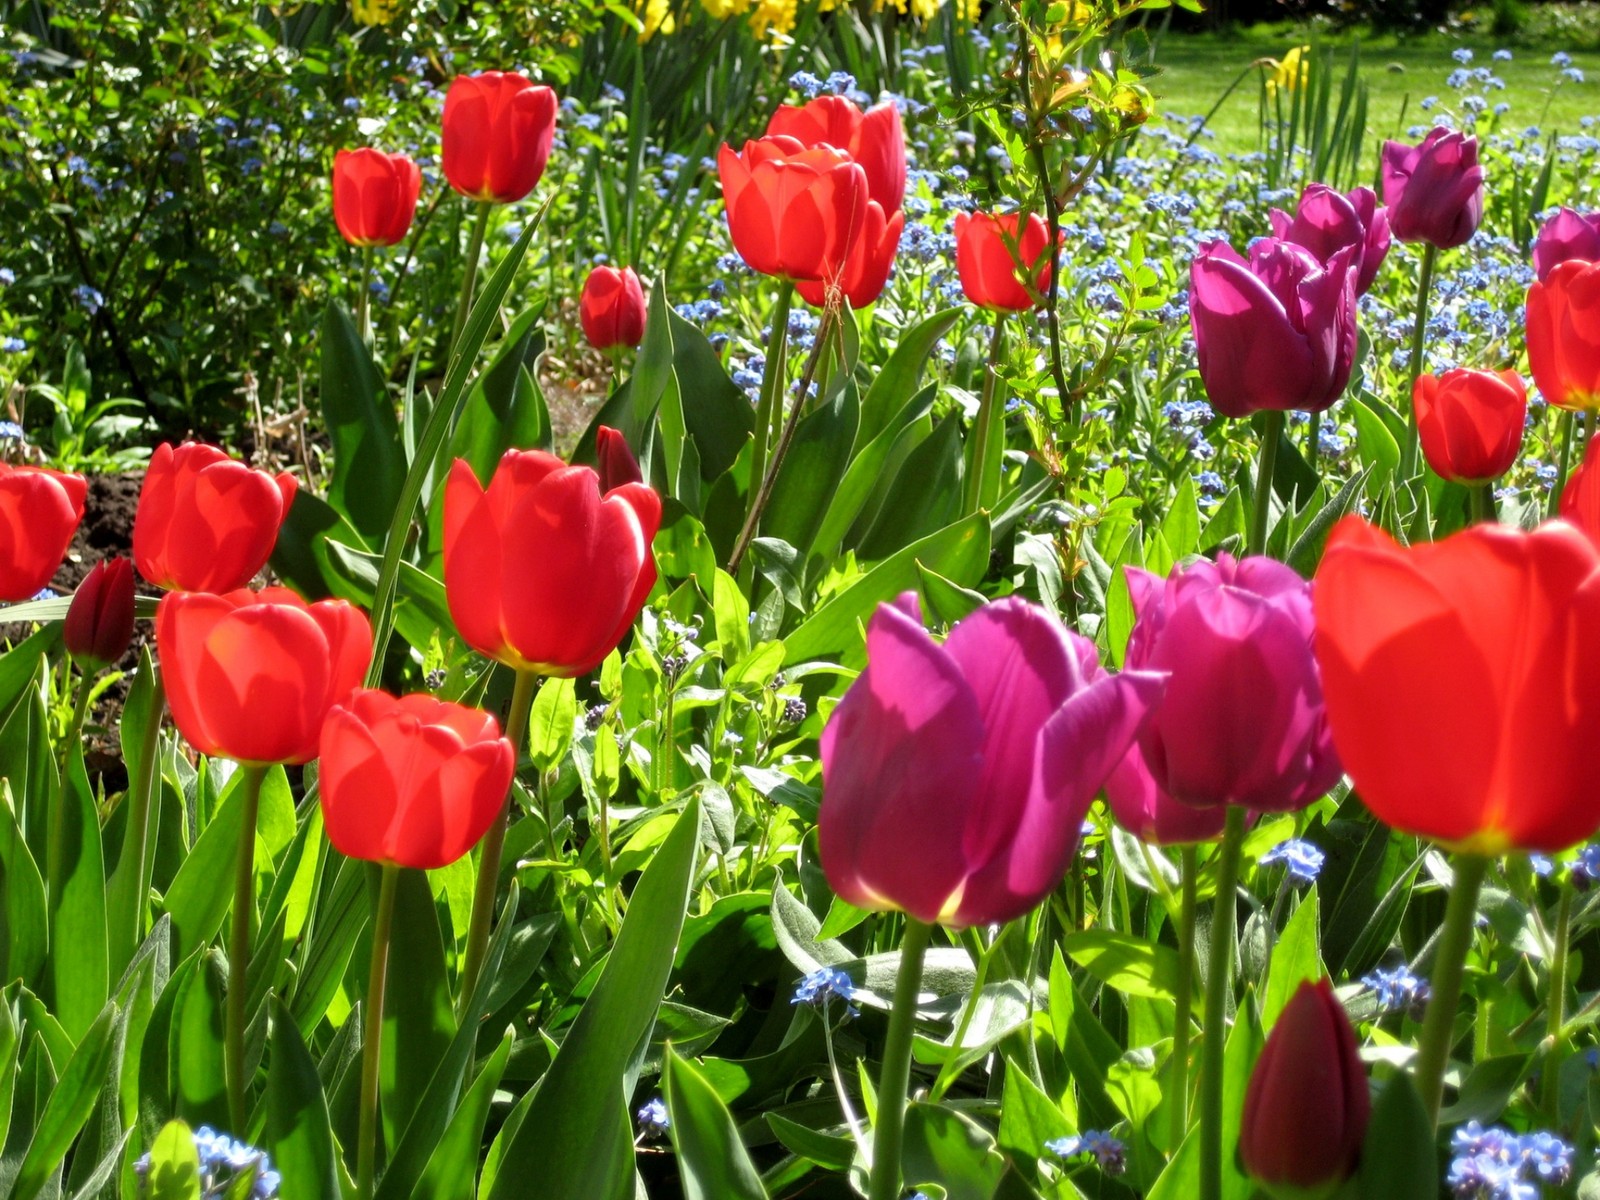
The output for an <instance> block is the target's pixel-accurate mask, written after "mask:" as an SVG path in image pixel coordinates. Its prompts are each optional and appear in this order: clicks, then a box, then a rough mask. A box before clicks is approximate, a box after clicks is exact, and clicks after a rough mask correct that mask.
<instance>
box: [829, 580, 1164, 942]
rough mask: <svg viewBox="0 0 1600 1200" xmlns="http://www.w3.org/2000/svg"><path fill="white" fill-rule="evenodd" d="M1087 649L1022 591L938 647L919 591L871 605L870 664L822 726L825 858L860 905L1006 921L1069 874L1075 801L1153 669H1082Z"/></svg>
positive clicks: (1114, 750) (959, 923)
mask: <svg viewBox="0 0 1600 1200" xmlns="http://www.w3.org/2000/svg"><path fill="white" fill-rule="evenodd" d="M1093 653H1094V651H1093V647H1092V646H1090V645H1088V644H1087V643H1086V642H1085V640H1084V639H1083V638H1080V637H1079V636H1078V635H1077V634H1074V633H1069V632H1067V630H1065V629H1064V628H1062V626H1061V625H1060V624H1059V623H1058V622H1057V621H1055V620H1054V619H1053V618H1051V617H1050V616H1048V615H1047V614H1046V613H1045V612H1044V611H1043V610H1042V609H1040V608H1037V607H1035V606H1034V605H1030V604H1028V603H1026V602H1024V601H1022V600H1017V599H1010V600H1001V601H997V602H995V603H992V604H987V605H984V606H983V607H982V608H980V609H978V610H977V611H976V612H974V613H972V614H971V615H970V616H968V617H966V618H965V619H963V620H961V621H959V622H957V623H956V625H955V627H954V628H953V629H951V631H950V636H949V637H948V638H947V639H946V640H945V642H944V644H943V645H940V644H938V643H936V642H935V641H934V640H933V639H932V638H931V637H929V636H928V634H927V632H926V631H924V629H923V628H922V623H921V620H920V616H919V613H918V610H917V605H916V599H915V597H914V596H912V595H910V594H907V595H905V596H902V597H901V598H900V599H899V600H898V601H897V602H896V603H895V604H893V605H888V604H885V605H881V606H880V607H879V608H878V611H877V613H876V614H875V615H874V616H873V618H872V622H871V624H870V625H869V626H868V629H867V659H868V665H867V667H866V669H865V670H864V671H862V672H861V674H860V676H858V677H857V679H856V681H855V682H854V683H853V684H851V685H850V688H849V690H848V691H847V692H846V693H845V695H844V699H842V700H841V701H840V702H839V706H838V708H836V709H835V710H834V712H833V715H832V717H831V718H830V719H829V721H828V725H827V728H826V729H824V730H823V734H822V778H823V794H822V811H821V815H820V817H819V819H818V827H819V830H818V832H819V837H820V848H821V857H822V869H823V871H824V872H825V873H826V875H827V877H828V882H829V883H830V884H832V886H833V889H834V891H835V892H837V893H838V895H839V896H840V897H841V898H843V899H845V900H847V901H849V902H850V903H851V904H854V905H856V906H857V907H860V908H869V909H878V910H894V909H898V910H903V911H904V912H906V913H909V914H910V915H911V916H912V917H914V918H916V919H917V920H919V921H925V922H933V921H937V922H940V923H942V924H945V925H950V926H956V927H963V926H969V925H989V924H994V923H997V922H1002V921H1009V920H1011V919H1012V918H1014V917H1018V916H1021V915H1022V914H1023V913H1025V912H1027V911H1028V910H1029V909H1031V908H1033V907H1034V906H1035V905H1036V904H1038V903H1039V901H1040V900H1042V899H1043V898H1044V897H1045V896H1046V895H1048V894H1049V892H1050V891H1051V889H1053V888H1054V887H1055V886H1056V884H1058V883H1059V882H1060V881H1061V878H1062V876H1063V875H1064V874H1065V873H1066V869H1067V865H1068V863H1069V862H1070V861H1071V859H1072V855H1073V853H1074V852H1075V851H1076V849H1077V846H1078V837H1079V830H1080V828H1081V826H1082V823H1083V818H1084V814H1085V813H1086V812H1087V811H1088V808H1089V804H1090V803H1091V802H1092V801H1093V799H1094V796H1095V794H1096V793H1097V792H1098V791H1099V790H1100V787H1101V785H1102V784H1103V783H1104V782H1105V779H1106V776H1107V775H1108V774H1110V772H1111V769H1112V768H1113V767H1114V766H1116V764H1117V762H1118V760H1119V759H1121V757H1122V755H1123V753H1124V752H1125V751H1126V750H1127V748H1128V746H1129V745H1130V744H1131V742H1132V739H1133V737H1134V735H1135V734H1136V733H1137V732H1138V729H1139V726H1140V724H1141V723H1142V722H1143V721H1144V719H1145V715H1146V713H1147V712H1148V710H1149V708H1150V705H1151V704H1152V703H1153V702H1154V701H1155V699H1156V697H1157V696H1158V695H1159V694H1160V691H1161V679H1160V676H1158V675H1153V674H1150V673H1148V672H1127V673H1124V674H1122V675H1117V676H1110V675H1104V674H1101V675H1100V677H1099V678H1091V677H1090V675H1089V673H1088V672H1086V671H1085V669H1084V663H1085V662H1087V661H1092V658H1093Z"/></svg>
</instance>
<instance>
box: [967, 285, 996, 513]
mask: <svg viewBox="0 0 1600 1200" xmlns="http://www.w3.org/2000/svg"><path fill="white" fill-rule="evenodd" d="M1005 330H1006V311H1005V309H1003V308H1002V309H997V310H995V314H994V333H993V334H992V335H991V336H990V338H989V358H988V361H987V362H985V363H984V368H983V392H982V394H981V395H980V396H979V398H978V419H977V421H976V422H975V425H974V428H973V439H972V462H971V463H970V464H968V466H967V488H966V491H967V497H966V504H965V505H963V511H965V512H966V513H967V514H968V515H969V516H970V515H971V514H972V513H975V512H977V511H978V510H979V509H981V508H993V507H994V503H995V500H996V499H997V498H998V496H999V492H1000V472H999V470H998V469H996V470H995V471H993V472H991V471H990V469H989V459H990V456H991V454H992V453H993V451H992V450H991V447H992V446H993V445H994V444H995V441H996V440H997V439H1003V438H1004V429H1005V417H1004V409H1003V408H1002V407H1001V406H1000V405H998V404H996V403H995V399H996V393H998V391H999V390H1000V389H999V386H998V385H999V378H1000V356H1001V354H1002V353H1003V352H1004V351H1005ZM999 449H1000V453H1001V454H1004V453H1005V446H1004V445H1003V444H1002V445H1001V446H1000V447H999ZM991 476H992V477H991Z"/></svg>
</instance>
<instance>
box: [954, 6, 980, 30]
mask: <svg viewBox="0 0 1600 1200" xmlns="http://www.w3.org/2000/svg"><path fill="white" fill-rule="evenodd" d="M982 15H983V0H956V16H958V17H960V18H961V19H962V20H963V21H970V22H972V24H974V25H976V24H977V23H978V18H979V17H981V16H982Z"/></svg>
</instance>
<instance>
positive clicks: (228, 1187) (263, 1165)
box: [133, 1125, 282, 1200]
mask: <svg viewBox="0 0 1600 1200" xmlns="http://www.w3.org/2000/svg"><path fill="white" fill-rule="evenodd" d="M194 1148H195V1153H197V1154H198V1155H199V1156H200V1196H201V1200H221V1198H222V1197H224V1196H230V1197H231V1196H235V1195H239V1194H240V1193H238V1192H236V1190H235V1188H236V1185H237V1184H238V1183H239V1182H240V1181H241V1180H243V1179H249V1180H250V1190H249V1192H247V1193H243V1194H244V1195H246V1196H248V1197H249V1200H274V1198H275V1197H276V1196H277V1195H278V1185H279V1183H281V1182H282V1180H281V1178H280V1177H279V1175H278V1172H276V1171H274V1170H273V1169H272V1160H271V1159H270V1158H268V1157H267V1152H266V1151H265V1150H257V1149H256V1148H255V1147H254V1146H247V1145H246V1144H245V1143H244V1142H238V1141H235V1140H234V1139H233V1138H231V1137H229V1136H228V1135H227V1134H225V1133H218V1132H217V1131H216V1130H215V1129H212V1128H211V1126H209V1125H202V1126H200V1128H199V1129H196V1130H195V1131H194ZM133 1170H134V1173H135V1174H136V1175H138V1177H139V1182H140V1186H141V1188H146V1187H148V1182H147V1181H148V1179H149V1176H150V1156H149V1155H148V1154H145V1155H143V1156H142V1157H141V1158H140V1159H139V1161H138V1162H136V1163H134V1164H133Z"/></svg>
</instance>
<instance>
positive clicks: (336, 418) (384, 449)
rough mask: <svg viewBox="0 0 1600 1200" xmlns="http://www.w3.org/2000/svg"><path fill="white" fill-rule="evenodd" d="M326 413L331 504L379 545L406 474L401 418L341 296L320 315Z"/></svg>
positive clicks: (366, 538) (357, 528)
mask: <svg viewBox="0 0 1600 1200" xmlns="http://www.w3.org/2000/svg"><path fill="white" fill-rule="evenodd" d="M320 394H321V397H322V417H323V421H324V424H325V426H326V428H327V431H328V438H329V440H330V441H332V443H333V477H332V479H330V480H329V481H328V492H327V498H328V503H329V504H331V505H333V507H334V508H335V509H337V510H338V511H339V512H340V513H342V514H343V515H344V516H345V517H346V518H347V519H348V520H349V522H350V524H351V525H353V526H355V528H356V530H357V531H358V532H359V533H360V534H361V536H362V537H363V538H364V539H365V540H366V543H367V545H369V546H377V545H379V544H381V542H382V540H383V536H384V532H385V530H387V529H388V527H389V520H390V517H391V516H392V515H393V513H394V508H395V503H396V501H397V500H398V499H399V496H400V488H401V485H402V484H403V483H404V481H405V476H406V460H405V451H404V449H403V448H402V447H401V445H400V422H399V419H398V418H397V417H396V416H395V410H394V404H393V403H392V402H391V401H390V399H389V396H388V394H387V390H386V389H385V387H384V382H383V376H382V375H380V374H379V373H378V368H377V367H376V366H374V365H373V362H372V354H371V352H370V351H369V350H368V349H367V346H366V343H365V342H363V341H362V340H361V335H360V333H358V332H357V331H356V327H355V323H354V322H353V321H351V320H350V317H349V314H347V313H346V312H345V311H344V309H343V308H342V307H340V305H339V304H338V302H337V301H334V300H329V301H328V307H327V308H326V309H325V310H324V311H323V314H322V386H321V389H320Z"/></svg>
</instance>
